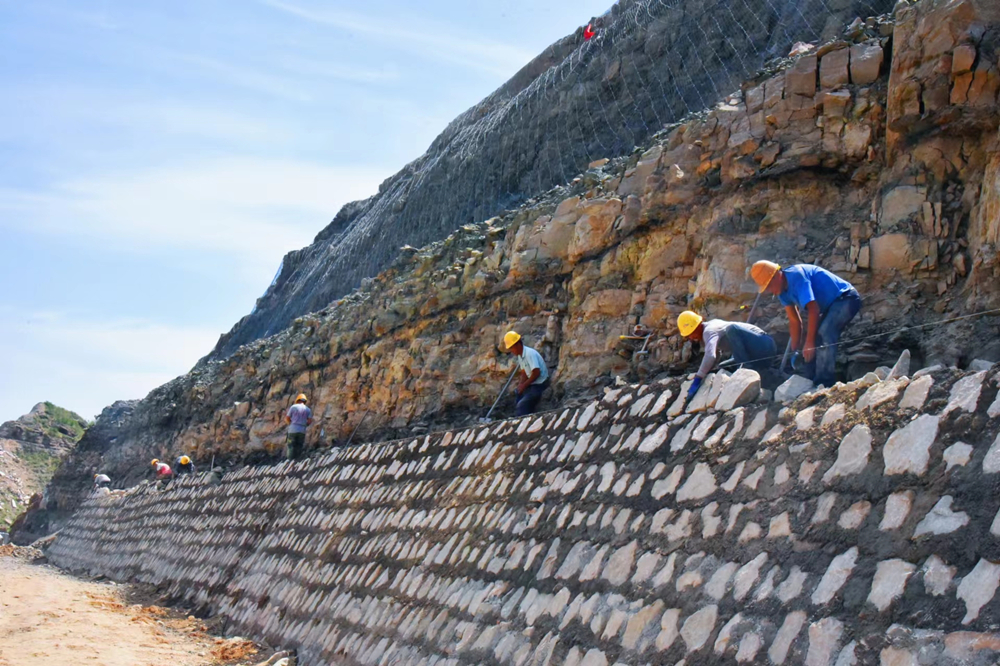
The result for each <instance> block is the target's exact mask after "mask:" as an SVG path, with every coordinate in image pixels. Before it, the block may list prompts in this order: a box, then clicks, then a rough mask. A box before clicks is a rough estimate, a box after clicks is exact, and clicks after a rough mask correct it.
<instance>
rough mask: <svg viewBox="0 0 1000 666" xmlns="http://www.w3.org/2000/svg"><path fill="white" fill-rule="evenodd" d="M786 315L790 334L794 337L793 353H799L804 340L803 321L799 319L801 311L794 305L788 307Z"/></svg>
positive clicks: (786, 307)
mask: <svg viewBox="0 0 1000 666" xmlns="http://www.w3.org/2000/svg"><path fill="white" fill-rule="evenodd" d="M785 314H787V315H788V334H789V335H791V336H792V351H798V350H799V346H800V345H799V342H800V341H801V339H802V319H801V318H800V317H799V309H798V308H796V307H795V306H794V305H786V306H785Z"/></svg>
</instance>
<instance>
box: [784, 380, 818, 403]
mask: <svg viewBox="0 0 1000 666" xmlns="http://www.w3.org/2000/svg"><path fill="white" fill-rule="evenodd" d="M814 386H815V385H814V384H813V383H812V381H811V380H809V379H806V378H805V377H802V376H801V375H792V376H791V377H789V378H788V379H787V380H786V381H785V383H783V384H782V385H781V386H779V387H778V388H777V389H776V390H775V391H774V399H775V400H776V401H777V402H781V403H785V404H787V403H789V402H792V401H793V400H795V399H796V398H798V397H799V396H800V395H802V394H803V393H806V392H808V391H811V390H812V389H813V387H814Z"/></svg>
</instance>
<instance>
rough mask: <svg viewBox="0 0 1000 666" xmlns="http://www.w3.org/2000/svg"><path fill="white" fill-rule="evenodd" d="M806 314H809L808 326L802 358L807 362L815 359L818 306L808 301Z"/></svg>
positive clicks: (814, 302)
mask: <svg viewBox="0 0 1000 666" xmlns="http://www.w3.org/2000/svg"><path fill="white" fill-rule="evenodd" d="M806 312H807V313H809V325H808V330H807V331H806V344H805V347H804V348H803V350H802V356H803V357H804V358H805V359H806V361H807V362H809V361H812V360H813V359H814V358H816V331H818V330H819V304H818V303H817V302H816V301H809V303H807V304H806Z"/></svg>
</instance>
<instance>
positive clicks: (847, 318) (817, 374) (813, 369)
mask: <svg viewBox="0 0 1000 666" xmlns="http://www.w3.org/2000/svg"><path fill="white" fill-rule="evenodd" d="M750 276H751V277H752V278H753V281H754V282H756V283H757V285H758V286H759V287H760V291H761V292H765V291H766V292H768V293H769V294H773V295H774V296H777V297H778V300H780V301H781V304H782V305H784V306H785V312H786V313H787V315H788V332H789V335H791V338H792V347H791V348H792V351H793V352H796V353H801V355H802V358H803V360H804V361H805V367H804V368H803V374H804V375H805V376H806V377H808V378H810V379H812V380H813V381H814V382H815V383H816V385H817V386H825V387H830V386H833V384H834V383H835V382H836V365H837V343H839V342H840V334H841V332H842V331H843V330H844V328H845V327H846V326H847V325H848V324H849V323H850V322H851V320H852V319H854V317H855V316H856V315H857V314H858V312H859V311H860V310H861V296H860V295H859V294H858V291H857V289H855V288H854V286H853V285H852V284H851V283H850V282H848V281H847V280H844V279H842V278H839V277H837V276H836V275H834V274H833V273H831V272H830V271H828V270H826V269H823V268H820V267H819V266H813V265H812V264H798V265H795V266H789V267H788V268H781V266H779V265H778V264H776V263H773V262H770V261H758V262H757V263H755V264H754V265H753V266H752V267H751V268H750ZM805 315H808V319H809V323H808V325H807V326H806V327H805V331H803V326H802V318H803V316H805ZM803 332H804V333H805V335H803Z"/></svg>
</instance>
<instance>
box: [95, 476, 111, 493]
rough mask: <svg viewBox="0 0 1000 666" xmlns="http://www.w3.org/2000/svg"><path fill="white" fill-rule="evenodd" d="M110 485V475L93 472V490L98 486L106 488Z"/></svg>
mask: <svg viewBox="0 0 1000 666" xmlns="http://www.w3.org/2000/svg"><path fill="white" fill-rule="evenodd" d="M110 485H111V477H110V476H108V475H107V474H95V475H94V490H97V489H99V488H107V487H109V486H110Z"/></svg>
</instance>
